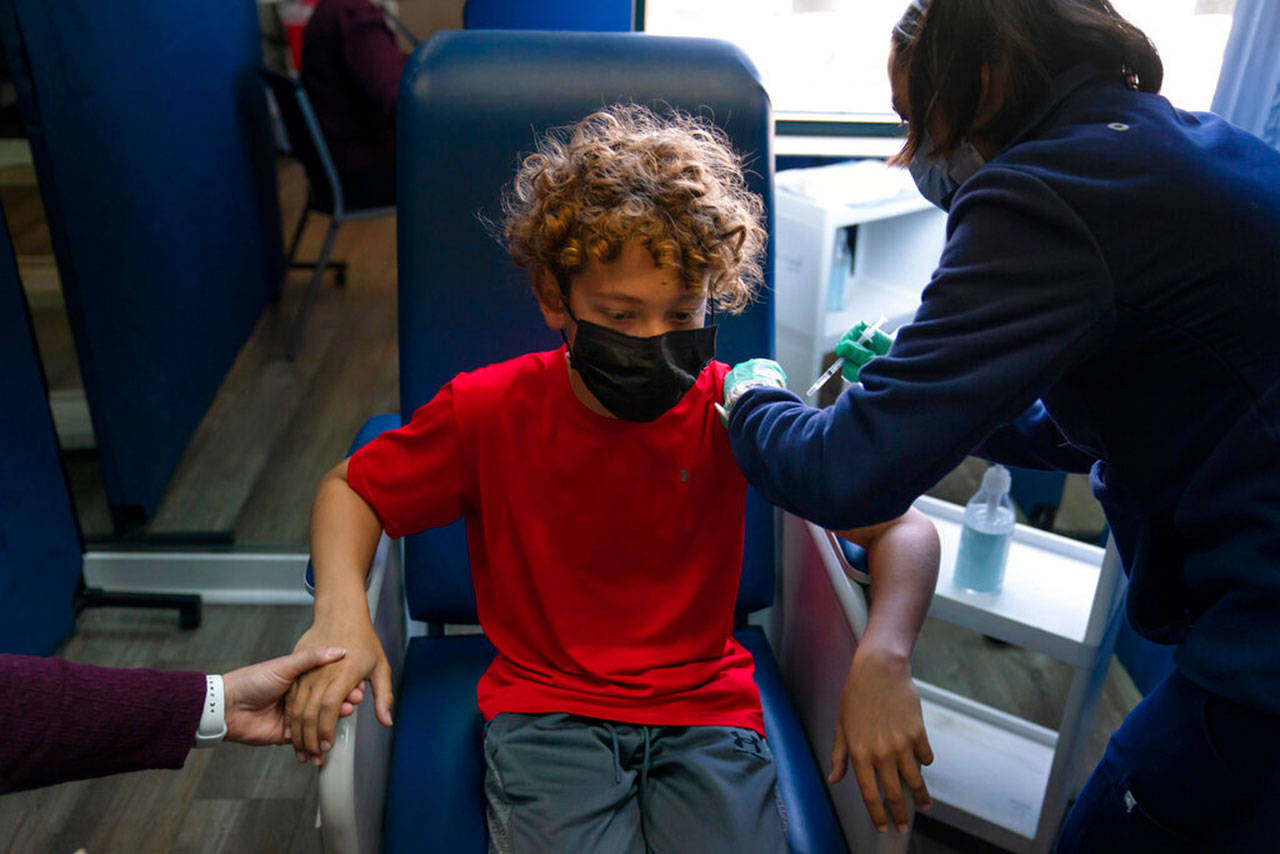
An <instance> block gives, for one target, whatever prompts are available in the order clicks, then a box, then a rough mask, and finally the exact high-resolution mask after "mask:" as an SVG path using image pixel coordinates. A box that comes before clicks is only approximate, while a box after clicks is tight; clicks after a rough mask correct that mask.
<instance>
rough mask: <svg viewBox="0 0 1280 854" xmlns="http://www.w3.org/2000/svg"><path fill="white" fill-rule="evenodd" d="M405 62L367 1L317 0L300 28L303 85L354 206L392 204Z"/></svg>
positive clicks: (345, 189) (377, 12) (382, 19)
mask: <svg viewBox="0 0 1280 854" xmlns="http://www.w3.org/2000/svg"><path fill="white" fill-rule="evenodd" d="M407 59H408V57H407V56H406V55H405V54H404V53H403V52H402V51H401V50H400V48H399V46H398V45H397V44H396V39H395V36H394V35H393V34H392V33H391V30H390V29H389V28H388V27H387V23H386V20H385V19H384V18H383V16H382V11H381V10H380V9H378V8H377V7H376V6H374V5H373V3H371V2H369V0H320V2H319V3H317V4H316V7H315V11H313V12H312V13H311V18H310V20H308V21H307V27H306V30H304V31H303V34H302V85H303V87H304V88H306V90H307V95H308V96H309V97H310V98H311V103H312V106H314V107H315V111H316V117H317V119H318V120H319V122H320V129H321V130H322V131H323V132H324V137H325V143H326V144H327V145H328V147H329V153H330V154H331V155H332V156H333V160H334V165H335V166H336V167H337V169H338V174H339V175H340V176H341V177H342V184H343V190H344V192H346V193H347V195H348V196H349V197H350V199H351V201H352V203H353V206H365V205H372V204H389V203H391V202H392V201H394V198H395V183H394V181H395V113H396V94H397V92H398V90H399V87H400V73H401V72H402V71H403V70H404V65H405V62H406V61H407ZM388 194H389V196H388Z"/></svg>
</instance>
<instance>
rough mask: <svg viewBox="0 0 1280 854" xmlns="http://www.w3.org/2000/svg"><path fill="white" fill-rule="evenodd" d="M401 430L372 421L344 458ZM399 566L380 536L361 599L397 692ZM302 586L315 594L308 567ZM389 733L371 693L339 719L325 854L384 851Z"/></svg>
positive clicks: (322, 790)
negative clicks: (374, 704) (384, 806)
mask: <svg viewBox="0 0 1280 854" xmlns="http://www.w3.org/2000/svg"><path fill="white" fill-rule="evenodd" d="M399 426H400V416H399V415H377V416H374V417H373V418H370V419H369V420H368V421H366V422H365V424H364V426H363V427H361V429H360V432H359V433H358V434H356V438H355V440H354V441H353V442H352V443H351V447H350V449H349V450H348V451H347V453H348V455H350V454H353V453H355V452H356V451H357V450H359V449H360V448H362V447H364V446H365V445H367V444H368V443H369V442H371V441H372V440H373V439H374V438H375V437H376V436H377V435H378V434H379V433H383V432H385V431H387V430H394V429H396V428H397V427H399ZM402 566H403V546H402V544H401V542H400V541H399V540H392V539H390V538H389V537H387V535H386V534H383V535H382V538H381V539H380V540H379V541H378V548H377V551H375V552H374V556H373V561H372V563H370V565H369V572H368V574H366V576H365V597H366V599H367V601H368V604H369V616H370V618H371V619H372V620H373V630H374V632H375V633H376V634H377V636H378V641H379V642H380V643H381V644H382V650H383V652H384V653H385V654H386V656H387V662H388V663H389V664H390V665H391V684H392V687H393V689H395V690H398V689H399V686H400V675H401V673H402V671H403V668H404V655H405V645H406V643H407V642H408V621H407V617H406V615H405V609H404V578H403V575H402ZM305 584H306V587H307V590H308V591H309V592H311V593H312V594H313V595H314V594H315V586H314V574H313V572H312V568H311V564H310V563H308V564H307V573H306V579H305ZM391 734H392V731H391V730H389V729H387V728H386V727H384V726H382V724H380V723H379V722H378V720H377V718H376V717H375V715H374V711H373V694H372V692H369V693H368V694H367V695H366V696H365V699H364V702H362V703H361V704H360V705H359V706H358V707H356V711H355V712H354V713H353V714H352V715H351V716H350V717H347V718H343V719H342V720H340V721H338V727H337V730H336V731H335V733H334V744H333V749H332V750H330V751H329V755H328V756H327V757H326V759H325V764H324V766H323V767H322V768H321V769H320V772H319V800H320V805H319V810H318V813H317V815H316V826H317V827H319V828H320V836H321V841H322V843H323V846H324V850H325V851H326V852H329V854H334V852H341V854H357V852H376V851H380V850H381V849H382V807H383V802H384V801H385V799H386V791H387V774H388V771H389V769H390V767H391Z"/></svg>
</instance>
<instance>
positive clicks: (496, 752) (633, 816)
mask: <svg viewBox="0 0 1280 854" xmlns="http://www.w3.org/2000/svg"><path fill="white" fill-rule="evenodd" d="M484 758H485V766H486V771H485V778H484V790H485V797H486V799H487V800H488V809H487V816H486V817H487V820H488V824H489V850H490V851H495V852H499V854H509V853H510V854H526V852H570V853H571V854H578V852H596V851H599V852H689V851H697V852H700V854H701V852H720V851H723V852H726V854H750V852H757V851H759V852H778V851H786V850H787V832H786V818H785V816H784V815H783V810H782V802H781V800H780V799H779V797H778V775H777V771H776V770H775V769H774V766H773V754H772V753H771V752H770V750H769V745H768V743H767V742H766V741H765V740H764V739H763V738H761V737H760V736H759V735H758V734H756V733H755V732H753V731H752V730H749V729H739V728H736V727H720V726H689V727H670V726H641V725H637V724H622V723H612V722H610V721H601V720H596V719H593V718H583V717H577V716H575V715H566V714H550V715H518V714H501V715H498V716H497V717H495V718H494V719H493V720H492V721H490V722H489V726H488V728H487V733H486V736H485V740H484Z"/></svg>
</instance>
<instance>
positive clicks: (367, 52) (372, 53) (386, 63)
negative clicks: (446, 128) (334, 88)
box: [339, 0, 408, 118]
mask: <svg viewBox="0 0 1280 854" xmlns="http://www.w3.org/2000/svg"><path fill="white" fill-rule="evenodd" d="M339 26H340V27H341V30H342V54H343V60H344V61H345V62H346V65H347V70H348V71H350V72H351V75H352V77H354V78H355V80H356V81H357V82H358V83H359V84H360V88H361V89H363V90H364V92H365V94H366V95H368V96H369V99H370V100H371V101H372V102H373V103H374V104H377V105H378V109H379V110H380V111H381V112H382V114H383V115H385V116H387V117H388V118H392V117H394V116H395V114H396V94H397V93H398V91H399V88H400V73H401V72H402V71H404V64H405V62H406V61H407V60H408V57H407V56H406V55H405V54H404V53H403V52H402V51H401V50H400V47H399V45H397V44H396V37H395V36H394V35H393V34H392V32H391V30H390V29H389V28H388V27H387V22H386V20H385V19H384V18H383V17H382V10H381V9H378V8H377V7H375V6H374V5H373V4H372V3H370V2H368V0H360V2H356V3H349V4H347V6H346V7H345V8H344V9H343V10H342V13H341V16H340V23H339Z"/></svg>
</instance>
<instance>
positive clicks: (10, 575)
mask: <svg viewBox="0 0 1280 854" xmlns="http://www.w3.org/2000/svg"><path fill="white" fill-rule="evenodd" d="M0 366H3V367H2V369H0V447H3V448H4V452H3V453H0V652H12V653H23V654H27V655H48V654H49V653H51V652H53V651H54V649H55V648H56V647H57V646H58V644H59V643H61V642H62V639H63V638H65V637H66V636H67V635H68V634H69V633H70V632H71V627H72V622H73V614H72V610H71V609H72V597H73V595H74V594H75V589H76V583H77V582H78V581H79V580H80V565H81V558H80V534H79V531H78V530H77V529H76V520H75V513H74V512H73V510H72V507H71V496H70V494H69V493H68V491H67V483H66V479H65V478H64V477H63V474H62V463H61V461H60V460H59V459H58V441H57V438H56V437H55V435H54V432H53V417H52V416H51V415H50V414H49V398H48V392H47V391H46V390H45V384H44V377H43V376H42V374H41V372H40V363H39V361H38V360H37V358H36V349H35V339H34V337H33V336H32V334H31V322H30V319H29V316H28V314H27V306H26V299H25V297H24V296H23V294H22V288H21V286H20V285H19V284H18V269H17V266H16V265H15V262H14V257H13V244H12V242H10V240H9V225H8V223H7V222H6V221H5V218H4V214H3V212H2V211H0Z"/></svg>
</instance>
